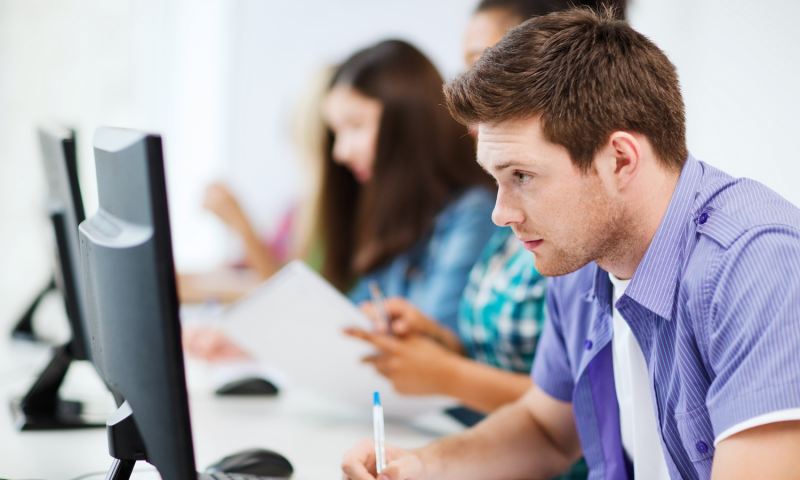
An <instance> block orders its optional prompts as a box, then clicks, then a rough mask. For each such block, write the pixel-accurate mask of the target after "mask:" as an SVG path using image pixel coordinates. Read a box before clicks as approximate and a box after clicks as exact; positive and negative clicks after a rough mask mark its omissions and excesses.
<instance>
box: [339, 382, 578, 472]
mask: <svg viewBox="0 0 800 480" xmlns="http://www.w3.org/2000/svg"><path fill="white" fill-rule="evenodd" d="M388 453H389V463H388V465H387V466H386V469H385V470H384V471H383V473H382V477H381V478H386V479H391V480H400V479H402V480H448V479H452V480H471V479H475V480H484V479H487V478H492V479H497V480H503V479H519V478H548V477H552V476H555V475H558V474H560V473H562V472H564V471H566V470H567V469H568V468H569V467H570V466H571V465H572V464H573V463H574V462H575V461H576V460H577V459H578V457H580V454H581V449H580V442H579V440H578V434H577V431H576V429H575V421H574V418H573V414H572V405H571V404H569V403H564V402H561V401H559V400H556V399H554V398H552V397H550V396H548V395H547V394H546V393H544V392H543V391H541V390H539V389H538V388H536V387H532V388H531V389H530V390H529V391H528V392H527V393H526V394H525V395H524V396H523V397H522V398H520V399H519V400H518V401H517V402H515V403H513V404H511V405H508V406H506V407H503V408H501V409H500V410H498V411H497V412H495V413H494V414H492V415H490V416H489V417H488V418H487V419H486V420H484V421H483V422H481V423H479V424H478V425H477V426H476V427H474V428H472V429H470V430H467V431H466V432H464V433H461V434H459V435H455V436H451V437H446V438H444V439H442V440H439V441H437V442H435V443H432V444H430V445H428V446H426V447H424V448H421V449H418V450H414V451H403V450H397V449H391V450H389V452H388ZM374 468H375V457H374V449H372V445H371V443H370V442H364V443H362V444H361V445H359V446H358V447H356V448H355V449H353V450H352V451H350V452H349V453H348V454H347V455H346V456H345V459H344V461H343V463H342V470H343V472H344V474H345V478H348V479H351V480H372V479H375V478H376V476H375V470H374Z"/></svg>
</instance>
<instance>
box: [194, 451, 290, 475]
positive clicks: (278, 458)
mask: <svg viewBox="0 0 800 480" xmlns="http://www.w3.org/2000/svg"><path fill="white" fill-rule="evenodd" d="M207 470H208V472H211V473H214V472H222V473H239V474H243V475H258V476H261V477H274V478H290V477H291V476H292V473H294V467H292V464H291V463H289V460H287V459H286V457H284V456H283V455H281V454H280V453H277V452H273V451H272V450H264V449H262V448H251V449H249V450H243V451H241V452H238V453H234V454H232V455H228V456H227V457H225V458H223V459H222V460H220V461H219V462H217V463H215V464H213V465H210V466H209V467H208V469H207Z"/></svg>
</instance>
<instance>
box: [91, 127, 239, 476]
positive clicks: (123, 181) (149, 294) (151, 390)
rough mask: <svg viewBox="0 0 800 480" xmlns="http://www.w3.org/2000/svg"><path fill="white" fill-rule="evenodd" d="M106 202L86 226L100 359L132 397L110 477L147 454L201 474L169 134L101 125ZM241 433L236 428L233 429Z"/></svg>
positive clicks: (113, 427) (121, 391)
mask: <svg viewBox="0 0 800 480" xmlns="http://www.w3.org/2000/svg"><path fill="white" fill-rule="evenodd" d="M94 145H95V161H96V170H97V189H98V196H99V209H98V210H97V213H96V214H95V215H93V216H92V217H91V218H89V219H87V220H86V221H84V222H83V223H82V224H81V225H80V247H81V257H82V270H83V277H84V285H85V292H86V301H87V307H88V308H87V311H88V315H87V319H88V323H89V330H90V332H91V349H92V358H93V361H94V363H95V366H96V367H97V369H98V371H99V372H100V375H101V376H102V377H103V379H104V380H105V382H106V384H107V385H108V387H109V388H110V389H111V390H112V393H114V394H115V396H116V397H117V398H119V399H121V400H124V403H122V404H121V406H120V408H119V409H118V410H117V412H116V413H115V414H114V416H113V418H112V419H110V420H109V422H108V438H109V452H110V453H111V455H112V456H113V457H114V458H115V460H114V463H113V466H112V469H111V471H110V472H109V475H108V476H107V478H108V479H115V480H118V479H127V478H129V476H130V473H131V471H132V469H133V466H134V464H135V462H136V461H137V460H143V461H147V462H148V463H150V464H152V465H154V466H155V467H156V468H157V469H158V471H159V473H160V474H161V477H162V478H163V479H165V480H188V479H192V480H195V479H197V478H198V474H197V473H196V471H195V459H194V451H193V446H192V431H191V424H190V420H189V405H188V395H187V392H186V378H185V374H184V361H183V352H182V349H181V326H180V322H179V318H178V300H177V293H176V287H175V269H174V265H173V257H172V246H171V238H170V237H171V235H170V224H169V216H168V209H167V195H166V186H165V180H164V166H163V159H162V148H161V138H160V137H159V136H158V135H151V134H144V133H140V132H137V131H133V130H124V129H114V128H101V129H98V131H97V133H96V135H95V139H94ZM232 433H233V432H232Z"/></svg>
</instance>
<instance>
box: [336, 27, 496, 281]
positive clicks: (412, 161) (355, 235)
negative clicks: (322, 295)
mask: <svg viewBox="0 0 800 480" xmlns="http://www.w3.org/2000/svg"><path fill="white" fill-rule="evenodd" d="M340 85H345V86H349V87H352V88H353V89H355V90H356V91H357V92H358V93H360V94H362V95H365V96H367V97H369V98H373V99H376V100H378V101H380V103H381V104H382V106H383V110H382V113H381V120H380V127H379V133H378V140H377V148H376V152H375V163H374V165H373V173H372V178H371V179H370V181H368V182H367V183H366V184H363V185H362V184H359V183H358V182H357V181H356V179H355V178H354V177H353V175H352V174H351V172H350V171H349V170H348V169H347V168H346V167H344V166H342V165H339V164H337V163H336V162H334V160H333V156H332V150H333V132H331V131H330V130H329V131H328V138H327V145H326V149H325V157H326V158H325V162H324V166H323V169H324V172H323V174H322V192H321V196H320V201H321V205H320V214H321V218H320V227H321V233H322V235H323V243H324V246H323V248H324V263H323V268H322V272H323V274H324V275H325V276H326V277H327V278H328V279H329V280H330V281H331V282H332V283H333V284H334V285H336V286H337V287H339V288H340V289H346V288H347V287H348V286H349V285H350V284H351V283H352V282H353V281H354V279H355V278H356V277H357V276H359V275H363V274H364V273H368V272H370V271H372V270H374V269H375V268H377V267H380V266H381V265H382V264H384V263H386V262H388V261H389V260H391V259H392V258H393V257H394V256H396V255H397V254H399V253H401V252H403V251H404V250H406V249H408V248H409V247H411V246H412V245H413V244H415V243H416V242H417V241H418V240H419V239H421V238H423V237H424V236H425V235H427V234H429V233H430V230H431V228H432V225H433V221H434V219H435V217H436V214H437V213H438V212H439V211H440V210H441V209H442V207H444V206H445V204H446V203H447V202H449V201H450V200H452V199H453V198H454V197H455V196H456V195H457V194H458V193H460V192H461V191H463V190H464V189H465V188H467V187H469V186H473V185H479V184H480V185H486V186H487V187H488V186H489V185H491V181H490V179H489V177H488V175H486V174H485V173H484V172H483V171H482V170H481V169H480V167H479V166H478V164H477V163H476V162H475V161H474V158H475V151H474V145H473V141H472V139H471V138H470V137H469V136H468V135H467V134H466V131H465V129H464V127H462V126H461V125H459V124H458V123H457V122H456V121H454V120H453V118H452V117H451V116H450V114H449V113H448V111H447V109H446V108H444V106H443V102H444V97H443V94H442V85H443V80H442V77H441V76H440V75H439V72H438V71H437V70H436V67H434V65H433V64H432V63H431V62H430V60H428V59H427V58H426V57H425V55H423V54H422V53H421V52H420V51H419V50H417V49H416V48H414V47H413V46H412V45H410V44H408V43H406V42H403V41H399V40H387V41H383V42H380V43H378V44H376V45H374V46H371V47H369V48H366V49H364V50H361V51H359V52H357V53H355V54H354V55H352V56H351V57H350V58H348V59H347V60H346V61H345V62H344V63H342V64H341V65H340V66H339V67H338V68H337V69H336V71H335V72H334V75H333V78H332V80H331V84H330V88H331V89H332V88H333V87H335V86H340Z"/></svg>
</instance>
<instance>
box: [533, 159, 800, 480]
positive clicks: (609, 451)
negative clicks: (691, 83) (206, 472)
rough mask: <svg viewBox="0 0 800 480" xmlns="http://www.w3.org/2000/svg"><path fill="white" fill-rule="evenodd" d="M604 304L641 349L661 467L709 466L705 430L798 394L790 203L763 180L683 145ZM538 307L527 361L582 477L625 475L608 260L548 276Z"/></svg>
mask: <svg viewBox="0 0 800 480" xmlns="http://www.w3.org/2000/svg"><path fill="white" fill-rule="evenodd" d="M616 307H617V309H618V310H619V311H620V313H621V314H622V316H623V318H624V319H625V320H626V321H627V323H628V324H629V325H630V327H631V330H632V331H633V334H634V336H635V337H636V339H637V341H638V343H639V345H640V346H641V348H642V352H643V353H644V357H645V359H646V361H647V367H648V372H649V375H650V380H651V382H650V393H651V396H652V398H653V399H654V402H655V403H654V405H655V410H656V412H657V416H658V427H659V430H660V432H661V446H662V448H663V451H664V456H665V457H666V461H667V466H668V468H669V471H670V476H671V477H672V478H676V479H677V478H684V479H694V478H709V477H710V475H711V465H712V461H713V458H714V438H715V437H716V436H717V435H719V434H720V433H722V432H723V431H725V430H726V429H728V428H729V427H731V426H734V425H736V424H738V423H740V422H743V421H745V420H748V419H750V418H754V417H756V416H759V415H762V414H765V413H769V412H773V411H777V410H783V409H787V408H797V407H800V355H798V351H800V210H798V208H797V207H795V206H793V205H792V204H791V203H789V202H788V201H786V200H784V199H783V198H781V197H780V196H779V195H777V194H776V193H774V192H772V191H771V190H769V189H768V188H766V187H765V186H763V185H761V184H759V183H757V182H755V181H752V180H748V179H736V178H733V177H731V176H729V175H727V174H725V173H724V172H721V171H719V170H717V169H715V168H713V167H711V166H709V165H707V164H705V163H702V162H699V161H697V160H695V159H694V158H692V157H691V156H690V157H689V159H688V160H687V162H686V165H685V166H684V168H683V170H682V172H681V176H680V180H679V182H678V185H677V188H676V189H675V192H674V194H673V196H672V199H671V201H670V204H669V208H668V209H667V212H666V214H665V216H664V218H663V220H662V222H661V225H660V226H659V228H658V231H657V232H656V235H655V237H654V238H653V241H652V243H651V245H650V247H649V248H648V250H647V252H646V253H645V256H644V258H643V259H642V261H641V263H640V264H639V266H638V268H637V270H636V273H635V274H634V276H633V278H632V280H631V283H630V285H629V286H628V289H627V291H626V292H625V295H623V296H622V298H620V300H619V301H618V302H617V304H616ZM548 309H549V314H550V321H549V322H547V324H546V326H545V330H544V332H543V334H542V338H541V341H540V344H539V348H538V353H537V358H536V361H535V363H534V367H533V372H532V375H533V377H534V379H535V381H536V383H537V384H538V385H539V387H540V388H542V389H543V390H544V391H545V392H547V393H548V394H549V395H551V396H553V397H555V398H557V399H559V400H562V401H568V402H572V404H573V408H574V410H575V417H576V423H577V427H578V433H579V435H580V438H581V444H582V446H583V450H584V456H585V458H586V461H587V463H588V464H589V468H590V472H591V473H590V478H594V479H599V478H625V477H626V476H629V473H630V465H629V464H628V465H627V468H626V465H625V464H626V463H628V460H627V459H625V458H624V454H623V455H620V449H621V445H617V443H618V442H619V430H618V429H619V423H618V418H619V416H618V406H617V402H616V396H615V394H614V389H613V381H614V377H613V370H612V368H613V367H612V366H611V362H609V361H608V358H609V355H610V352H609V351H608V349H609V348H610V342H611V336H612V317H611V315H612V312H611V309H612V305H611V285H610V282H609V279H608V274H607V273H606V272H605V271H603V270H602V269H601V268H599V267H598V266H597V265H596V264H594V263H592V264H589V265H587V266H585V267H583V268H582V269H580V270H578V271H576V272H574V273H571V274H569V275H565V276H562V277H558V278H553V279H551V284H550V288H549V290H548ZM607 382H611V383H607ZM609 385H611V388H608V386H609ZM615 418H616V419H617V420H616V423H615V422H614V419H615Z"/></svg>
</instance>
